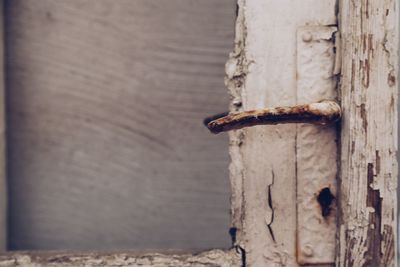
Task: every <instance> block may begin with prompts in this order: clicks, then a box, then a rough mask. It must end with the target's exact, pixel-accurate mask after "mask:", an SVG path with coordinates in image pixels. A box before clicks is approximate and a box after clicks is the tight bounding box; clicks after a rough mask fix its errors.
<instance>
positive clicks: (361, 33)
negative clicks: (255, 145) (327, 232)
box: [337, 0, 399, 267]
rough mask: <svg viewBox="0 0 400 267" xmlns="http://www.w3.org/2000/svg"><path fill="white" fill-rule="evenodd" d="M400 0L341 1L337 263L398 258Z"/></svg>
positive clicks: (384, 262) (390, 261)
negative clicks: (339, 166)
mask: <svg viewBox="0 0 400 267" xmlns="http://www.w3.org/2000/svg"><path fill="white" fill-rule="evenodd" d="M398 25H399V2H398V1H396V0H382V1H368V0H363V1H350V0H341V1H340V31H341V39H342V58H343V60H342V70H341V73H342V74H341V87H340V88H341V102H342V110H343V119H342V129H341V160H340V163H341V173H340V204H341V218H340V222H339V227H340V229H339V230H340V237H339V242H338V245H339V247H338V249H337V252H338V257H337V266H374V267H375V266H382V267H383V266H397V263H396V257H395V255H396V251H397V250H396V248H397V235H396V229H397V206H396V205H397V201H396V200H397V198H396V188H397V179H398V177H397V162H396V153H397V138H398V136H397V124H398V116H397V94H398V79H399V77H398V64H399V61H398V48H399V28H398Z"/></svg>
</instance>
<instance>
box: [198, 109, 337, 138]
mask: <svg viewBox="0 0 400 267" xmlns="http://www.w3.org/2000/svg"><path fill="white" fill-rule="evenodd" d="M340 116H341V109H340V106H339V105H338V104H337V103H336V102H335V101H321V102H317V103H311V104H305V105H297V106H293V107H276V108H265V109H260V110H252V111H244V112H240V113H236V114H230V115H227V116H224V117H221V118H217V119H215V120H212V121H210V122H208V123H207V125H206V126H207V128H208V129H209V130H210V131H211V132H212V133H215V134H217V133H221V132H226V131H230V130H236V129H241V128H244V127H250V126H255V125H274V124H281V123H314V124H328V123H333V122H336V121H337V120H339V119H340Z"/></svg>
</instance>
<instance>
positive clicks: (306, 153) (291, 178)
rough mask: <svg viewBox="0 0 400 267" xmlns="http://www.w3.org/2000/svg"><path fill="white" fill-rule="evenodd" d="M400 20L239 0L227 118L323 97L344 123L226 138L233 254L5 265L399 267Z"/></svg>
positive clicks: (289, 1) (372, 9) (309, 2)
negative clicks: (334, 105) (337, 106)
mask: <svg viewBox="0 0 400 267" xmlns="http://www.w3.org/2000/svg"><path fill="white" fill-rule="evenodd" d="M398 20H399V7H398V5H397V2H396V1H394V0H385V1H374V2H372V1H350V0H340V1H315V0H305V1H294V0H282V1H274V0H268V1H265V0H238V12H237V22H236V39H235V49H234V50H233V52H232V53H231V54H230V56H229V59H228V62H227V64H226V79H225V83H226V86H227V87H228V90H229V93H230V95H231V105H230V109H231V112H233V113H238V112H244V111H249V110H260V109H261V110H262V109H264V108H266V107H291V106H295V105H297V104H303V102H306V101H308V100H310V99H312V101H316V100H315V99H314V98H315V97H316V96H324V97H326V98H328V100H331V101H337V103H339V104H340V106H341V120H340V122H339V123H337V124H335V125H330V126H321V125H314V126H310V125H304V124H288V125H272V126H271V125H268V126H266V125H263V126H255V127H244V128H243V129H240V130H235V131H231V132H230V134H229V136H230V148H229V151H230V156H231V165H230V167H229V171H230V178H231V185H232V197H231V201H232V206H231V213H232V221H231V230H230V233H231V235H232V241H233V247H232V249H230V250H226V251H221V250H212V251H209V252H205V253H202V254H199V255H197V254H194V255H192V254H183V255H182V254H174V255H173V256H168V255H166V254H150V255H149V254H140V256H136V255H135V254H133V253H131V254H119V253H117V254H112V255H99V254H95V255H87V254H86V255H79V254H78V255H77V254H68V255H66V254H63V253H59V254H52V255H50V256H49V255H43V254H41V255H37V254H33V255H32V254H29V253H28V254H22V255H19V254H10V255H7V256H4V257H3V262H7V261H11V262H17V263H22V262H24V261H26V262H30V263H31V262H33V263H39V264H41V265H42V266H47V265H48V264H50V263H51V262H54V261H56V262H58V263H59V264H61V265H62V264H64V266H68V264H70V263H71V262H72V264H75V265H77V264H82V265H83V264H85V263H88V262H90V261H92V260H93V259H96V260H98V263H95V264H98V265H101V264H103V265H104V264H110V263H115V261H119V263H120V264H121V265H123V264H127V263H128V262H130V263H132V264H133V265H134V266H143V265H146V264H147V265H150V266H164V265H168V264H171V262H173V265H175V266H207V264H211V265H213V266H214V265H215V266H251V267H262V266H267V267H269V266H271V267H276V266H289V267H296V266H321V267H322V266H346V267H350V266H360V267H367V266H371V267H375V266H382V267H383V266H397V262H396V256H395V255H396V253H395V252H396V251H397V233H396V228H397V207H396V205H397V193H396V190H397V161H396V153H397V139H398V136H397V126H398V122H397V120H398V116H397V104H398V101H397V92H398V83H397V81H398V48H399V31H398V30H399V21H398ZM319 100H326V99H319ZM278 110H282V109H278ZM241 126H246V125H241ZM249 126H250V125H249ZM315 144H317V145H315ZM332 144H334V145H332ZM335 158H337V163H336V161H335V160H333V161H332V159H335ZM332 173H333V174H332ZM335 173H336V175H334V174H335ZM332 176H334V177H332ZM307 179H308V180H307ZM328 199H329V200H330V201H329V203H327V202H328V201H327V200H328ZM335 221H336V222H337V223H336V222H335ZM321 251H322V252H325V253H321ZM146 261H147V262H146ZM0 263H1V261H0ZM157 264H158V265H157Z"/></svg>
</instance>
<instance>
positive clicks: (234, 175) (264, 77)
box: [226, 0, 336, 267]
mask: <svg viewBox="0 0 400 267" xmlns="http://www.w3.org/2000/svg"><path fill="white" fill-rule="evenodd" d="M238 4H239V13H238V20H237V25H236V47H235V50H234V52H233V53H232V54H231V56H230V59H229V61H228V63H227V66H226V72H227V79H226V84H227V86H228V88H229V90H230V93H231V95H232V102H231V111H232V112H239V111H245V110H254V109H262V108H265V107H274V106H293V105H295V104H297V92H296V84H297V80H296V33H297V30H298V28H299V27H302V26H305V25H334V24H336V16H335V4H336V1H334V0H332V1H319V0H318V1H317V0H316V1H314V0H307V1H295V0H280V1H276V0H251V1H250V0H239V1H238ZM327 79H330V77H327ZM320 100H323V99H320ZM303 104H304V103H303ZM296 128H297V127H296V126H295V125H279V126H256V127H252V128H246V129H242V130H237V131H235V132H231V133H230V138H231V139H230V140H231V142H230V154H231V158H232V162H231V165H230V175H231V183H232V194H233V195H232V228H233V231H232V232H236V245H237V246H238V247H240V248H242V249H243V250H244V251H245V252H246V255H247V257H246V260H247V262H246V263H247V264H248V265H247V266H256V267H258V266H290V267H294V266H298V264H297V261H296V254H297V251H296ZM316 138H317V137H316ZM324 153H335V152H334V151H325V152H324ZM333 155H334V154H333ZM316 208H318V204H317V205H316Z"/></svg>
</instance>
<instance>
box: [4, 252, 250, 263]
mask: <svg viewBox="0 0 400 267" xmlns="http://www.w3.org/2000/svg"><path fill="white" fill-rule="evenodd" d="M0 265H1V266H7V267H8V266H10V267H14V266H23V267H50V266H57V267H86V266H91V267H100V266H114V267H123V266H132V267H140V266H146V267H149V266H152V267H165V266H174V267H210V266H213V267H239V266H242V259H241V257H240V255H239V254H237V253H236V251H235V250H229V251H223V250H211V251H206V252H202V253H195V254H189V253H182V252H180V253H179V252H174V251H160V252H116V253H98V252H97V253H93V252H92V253H82V252H81V253H65V252H64V253H63V252H46V253H43V252H40V253H38V252H15V253H7V254H3V255H0Z"/></svg>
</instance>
